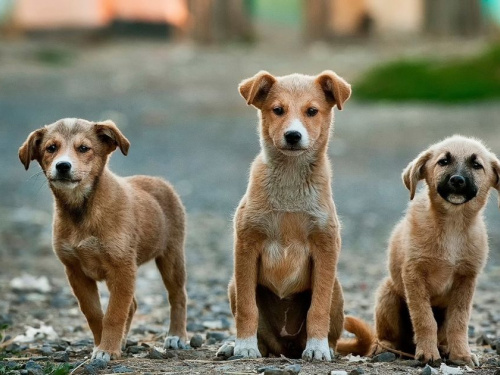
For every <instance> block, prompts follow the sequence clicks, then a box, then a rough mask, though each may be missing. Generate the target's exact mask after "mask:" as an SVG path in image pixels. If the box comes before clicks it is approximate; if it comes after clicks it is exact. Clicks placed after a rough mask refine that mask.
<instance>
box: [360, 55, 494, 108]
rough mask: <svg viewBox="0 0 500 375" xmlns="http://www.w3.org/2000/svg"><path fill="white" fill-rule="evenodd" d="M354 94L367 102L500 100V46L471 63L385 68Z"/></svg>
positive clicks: (368, 76)
mask: <svg viewBox="0 0 500 375" xmlns="http://www.w3.org/2000/svg"><path fill="white" fill-rule="evenodd" d="M353 93H354V94H355V95H356V98H358V99H364V100H392V101H408V100H419V101H438V102H450V103H453V102H464V101H473V100H484V99H489V98H500V45H495V46H493V47H491V48H490V49H488V50H487V51H486V52H484V53H482V54H481V55H479V56H476V57H473V58H469V59H461V60H458V59H457V60H451V61H450V60H448V61H445V62H438V61H432V60H400V61H395V62H391V63H388V64H384V65H381V66H379V67H375V68H374V69H372V70H370V71H368V72H367V73H366V74H365V75H364V76H363V77H362V78H361V79H360V81H359V82H357V84H355V85H354V89H353Z"/></svg>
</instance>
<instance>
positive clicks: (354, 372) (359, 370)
mask: <svg viewBox="0 0 500 375" xmlns="http://www.w3.org/2000/svg"><path fill="white" fill-rule="evenodd" d="M364 373H365V370H363V369H362V368H361V367H358V368H355V369H354V370H351V371H350V372H349V375H361V374H364Z"/></svg>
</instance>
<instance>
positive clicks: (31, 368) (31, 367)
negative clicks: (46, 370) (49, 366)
mask: <svg viewBox="0 0 500 375" xmlns="http://www.w3.org/2000/svg"><path fill="white" fill-rule="evenodd" d="M24 369H25V370H26V371H28V375H43V368H42V366H40V365H39V364H38V363H36V362H34V361H28V362H27V363H26V367H25V368H24Z"/></svg>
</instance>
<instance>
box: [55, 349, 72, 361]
mask: <svg viewBox="0 0 500 375" xmlns="http://www.w3.org/2000/svg"><path fill="white" fill-rule="evenodd" d="M52 358H54V361H55V362H69V353H68V352H66V351H61V352H55V353H54V356H53V357H52Z"/></svg>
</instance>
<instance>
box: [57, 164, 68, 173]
mask: <svg viewBox="0 0 500 375" xmlns="http://www.w3.org/2000/svg"><path fill="white" fill-rule="evenodd" d="M70 169H71V163H69V162H67V161H60V162H59V163H57V164H56V170H57V171H58V172H61V173H66V172H68V171H69V170H70Z"/></svg>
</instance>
